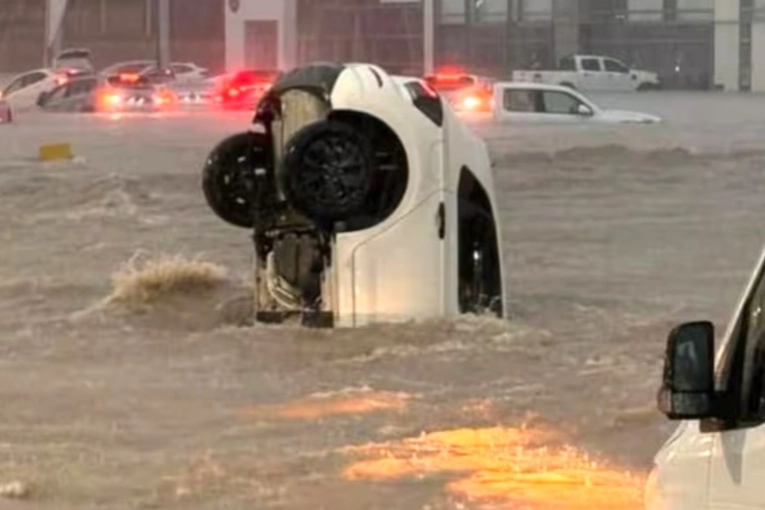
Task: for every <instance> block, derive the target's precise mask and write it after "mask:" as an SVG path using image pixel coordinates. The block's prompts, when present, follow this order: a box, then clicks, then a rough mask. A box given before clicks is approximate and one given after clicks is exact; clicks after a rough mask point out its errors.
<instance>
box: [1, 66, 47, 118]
mask: <svg viewBox="0 0 765 510" xmlns="http://www.w3.org/2000/svg"><path fill="white" fill-rule="evenodd" d="M36 74H39V75H40V76H41V77H42V79H40V80H38V81H36V82H34V83H32V84H30V85H27V86H24V87H22V88H18V89H15V90H13V91H11V92H8V90H9V89H11V88H14V87H16V86H17V85H16V84H17V83H19V82H20V81H22V80H24V79H26V77H29V76H32V75H36ZM57 85H58V82H57V74H56V73H55V72H54V71H53V70H51V69H36V70H34V71H28V72H26V73H22V74H19V75H17V76H14V77H13V79H12V80H11V81H9V82H8V84H7V85H6V87H5V88H4V89H3V91H2V95H0V99H3V100H5V101H7V102H8V103H10V104H11V106H12V107H13V108H14V109H16V110H25V109H30V108H34V107H35V106H36V104H37V98H38V97H39V96H40V93H41V92H47V91H50V90H52V89H53V88H54V87H56V86H57Z"/></svg>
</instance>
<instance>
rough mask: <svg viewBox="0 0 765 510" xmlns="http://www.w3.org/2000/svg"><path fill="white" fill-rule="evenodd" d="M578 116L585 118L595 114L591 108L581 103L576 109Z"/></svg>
mask: <svg viewBox="0 0 765 510" xmlns="http://www.w3.org/2000/svg"><path fill="white" fill-rule="evenodd" d="M576 114H577V115H581V116H583V117H592V115H593V112H592V110H591V109H590V107H589V106H587V105H586V104H581V103H580V104H579V106H577V107H576Z"/></svg>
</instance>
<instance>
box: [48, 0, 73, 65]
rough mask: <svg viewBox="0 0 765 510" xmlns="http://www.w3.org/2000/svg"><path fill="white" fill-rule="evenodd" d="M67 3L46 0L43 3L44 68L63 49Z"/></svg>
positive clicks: (62, 0)
mask: <svg viewBox="0 0 765 510" xmlns="http://www.w3.org/2000/svg"><path fill="white" fill-rule="evenodd" d="M67 3H68V2H67V0H47V1H46V2H45V55H44V56H43V58H44V61H45V62H44V66H48V65H50V64H51V63H52V61H53V58H54V56H55V55H56V54H57V53H59V52H60V51H61V49H62V47H63V27H64V14H65V13H66V7H67Z"/></svg>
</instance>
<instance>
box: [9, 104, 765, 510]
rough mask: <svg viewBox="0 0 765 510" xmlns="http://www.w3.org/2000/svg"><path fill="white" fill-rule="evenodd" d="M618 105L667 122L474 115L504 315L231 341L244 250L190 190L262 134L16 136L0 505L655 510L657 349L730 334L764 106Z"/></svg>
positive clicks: (243, 332)
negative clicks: (700, 330)
mask: <svg viewBox="0 0 765 510" xmlns="http://www.w3.org/2000/svg"><path fill="white" fill-rule="evenodd" d="M602 101H604V102H606V103H607V104H609V105H616V106H620V107H621V108H634V109H640V110H643V111H650V112H652V113H659V114H662V115H664V116H665V117H666V118H667V122H666V123H665V124H664V125H661V126H633V127H617V128H614V127H608V128H599V127H554V126H547V127H544V126H536V127H532V126H516V127H507V126H505V127H500V126H494V125H491V124H490V123H488V122H485V121H478V122H476V123H475V127H476V129H477V130H478V132H480V133H481V134H483V135H484V136H485V137H486V139H487V140H488V142H489V145H490V148H491V150H492V154H493V158H494V160H495V162H496V164H497V167H496V172H497V176H496V179H497V187H498V193H499V201H500V208H501V213H502V217H501V222H502V229H503V235H504V247H503V248H504V256H505V258H506V260H507V269H508V282H507V283H508V288H509V292H510V296H511V303H510V308H511V311H512V317H510V320H509V321H506V322H500V321H497V320H493V319H488V318H481V317H472V318H470V317H466V318H463V319H459V320H454V321H431V322H424V323H418V324H414V323H413V324H405V325H392V326H374V327H368V328H361V329H356V330H337V331H316V330H305V329H300V328H297V327H290V326H283V327H266V326H256V327H241V326H240V325H239V320H240V319H241V318H242V313H241V312H242V309H243V308H242V307H243V305H242V300H243V299H244V296H246V295H247V289H246V287H247V279H248V276H249V264H250V261H251V246H250V243H249V240H248V233H247V232H246V231H244V230H239V229H236V228H233V227H229V226H227V225H225V224H224V223H222V222H221V221H220V220H218V219H217V218H216V217H215V216H213V214H212V213H211V212H210V211H209V210H208V209H207V207H206V205H205V203H204V200H203V198H202V195H201V192H200V188H199V181H200V175H199V171H200V167H201V164H202V161H203V159H204V157H205V155H206V152H207V150H208V149H209V148H210V147H211V146H212V145H213V144H214V143H215V142H217V140H218V139H220V138H222V137H223V136H225V135H226V134H228V133H231V132H233V131H235V130H237V129H241V128H242V127H243V126H245V125H246V123H247V118H246V117H244V116H235V117H225V116H223V115H217V114H204V113H187V114H178V115H169V116H167V117H152V116H148V117H147V116H137V117H133V116H126V117H122V118H109V117H90V118H89V117H81V116H76V115H55V114H51V115H43V114H32V113H30V114H26V115H24V116H20V119H19V123H18V124H17V125H15V126H6V127H3V128H0V129H2V132H0V218H2V219H1V220H0V261H2V263H1V264H0V402H2V406H0V494H2V493H3V492H4V491H3V490H2V487H5V486H6V485H7V484H14V483H15V484H16V485H14V486H13V487H11V489H14V488H15V489H23V490H19V491H17V492H13V491H11V489H8V491H9V492H8V494H6V496H8V497H6V498H5V500H3V501H1V502H0V503H2V504H0V506H1V507H2V508H12V509H15V508H20V509H56V510H68V509H83V508H96V509H101V508H103V509H110V510H111V509H133V508H179V509H180V508H183V509H223V508H226V509H228V508H231V509H240V508H241V509H245V508H246V509H253V508H289V509H304V508H315V509H322V508H323V509H333V510H334V509H342V508H349V509H386V510H392V509H407V510H409V509H433V510H435V509H468V508H469V509H472V508H475V509H495V508H503V509H504V508H507V509H526V508H529V509H555V510H574V509H576V510H578V509H585V508H587V509H597V508H609V509H613V508H623V509H637V508H640V504H641V497H642V496H641V491H642V480H643V478H644V476H645V474H646V472H647V470H648V469H649V468H650V463H651V458H652V456H653V454H654V453H655V452H656V449H657V448H658V447H659V445H660V444H661V442H662V440H663V439H664V438H665V437H666V436H667V434H668V433H669V432H670V431H671V430H672V428H673V426H672V424H670V423H668V422H666V421H665V420H664V419H663V418H662V417H660V416H659V415H658V413H656V412H655V411H654V395H655V390H656V387H657V383H658V376H659V372H660V368H661V367H660V363H661V355H662V351H663V345H664V338H665V336H666V333H667V331H668V330H669V328H670V327H671V326H672V325H674V324H675V323H678V322H681V321H684V320H690V319H697V318H699V317H706V318H711V319H713V320H715V321H717V322H718V324H720V325H723V324H724V322H725V320H726V318H727V313H728V311H729V310H730V309H731V308H732V306H733V304H734V299H735V298H736V296H737V294H738V292H739V290H740V286H741V285H742V284H743V282H744V280H745V278H746V276H747V273H748V271H749V269H750V266H751V264H752V263H753V262H754V261H755V259H756V257H757V252H758V249H759V246H760V245H761V242H762V240H763V238H765V235H764V234H765V222H763V221H762V218H765V215H763V213H765V202H763V200H762V199H761V196H760V191H759V190H761V189H763V185H765V173H763V171H762V168H763V163H765V153H762V152H760V151H759V150H758V149H757V147H758V146H762V142H763V140H761V139H758V137H764V136H765V135H762V133H765V129H762V128H763V126H762V124H763V122H762V121H761V120H759V119H758V118H757V116H756V115H754V113H753V112H757V111H759V112H761V111H762V104H760V103H762V102H763V99H762V98H758V97H756V96H755V97H751V98H742V97H740V96H729V95H723V94H719V95H700V94H690V95H682V94H658V93H657V94H644V95H637V96H635V95H632V96H613V97H608V98H602ZM58 141H68V142H71V143H72V144H73V147H74V150H75V153H76V154H77V156H78V159H76V160H75V161H73V162H67V163H53V164H41V163H38V162H36V161H34V155H35V154H36V150H37V146H38V145H39V144H40V143H45V142H58ZM163 255H166V256H170V257H172V256H175V255H178V256H179V258H173V259H164V260H163V259H162V256H163ZM195 257H196V258H197V259H195ZM185 259H191V262H188V261H187V260H185ZM131 260H132V261H133V262H132V264H133V265H132V266H129V267H127V269H126V266H125V264H126V263H127V262H129V261H131ZM152 261H154V262H156V261H159V265H155V266H154V268H153V269H150V270H149V272H150V273H151V274H152V275H153V276H150V277H147V276H146V273H145V272H144V273H141V271H142V270H143V269H145V267H144V265H145V264H151V263H152ZM205 262H209V265H205ZM162 264H165V266H162ZM195 264H196V265H195ZM200 264H201V266H200ZM169 267H175V268H176V269H177V268H178V267H182V268H185V269H183V270H182V271H180V273H183V275H182V276H178V275H179V274H180V273H178V272H177V271H176V272H174V270H173V269H168V268H169ZM131 268H132V269H131ZM126 271H127V272H126ZM130 271H132V273H131V272H130ZM151 271H153V273H152V272H151ZM183 271H185V273H184V272H183ZM142 274H143V276H141V275H142ZM115 275H116V278H114V277H115ZM141 278H144V279H141ZM136 279H138V280H140V281H139V282H138V283H136ZM172 281H176V283H177V281H181V283H180V284H178V285H180V287H179V288H180V290H178V288H176V287H174V286H173V285H174V284H171V283H168V282H172ZM183 282H185V283H183ZM115 285H116V294H115ZM131 285H134V286H137V287H131ZM126 286H127V287H126ZM136 289H138V290H136ZM141 289H143V290H141ZM147 289H148V290H147ZM168 289H169V290H168ZM144 291H145V292H146V293H147V294H146V295H144V294H142V293H141V292H144ZM110 296H111V298H110ZM115 296H116V297H115ZM136 296H138V297H136ZM144 299H148V300H149V303H148V304H145V303H142V300H144ZM131 300H133V301H136V302H138V303H139V304H141V306H136V304H135V302H133V301H131ZM0 497H2V496H0ZM14 497H16V498H17V499H13V498H14Z"/></svg>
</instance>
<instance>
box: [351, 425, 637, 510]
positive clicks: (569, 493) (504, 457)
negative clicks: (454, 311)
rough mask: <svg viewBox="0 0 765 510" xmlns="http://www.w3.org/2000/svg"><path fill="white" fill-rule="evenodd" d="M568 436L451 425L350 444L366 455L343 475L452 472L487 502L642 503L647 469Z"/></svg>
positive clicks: (540, 505)
mask: <svg viewBox="0 0 765 510" xmlns="http://www.w3.org/2000/svg"><path fill="white" fill-rule="evenodd" d="M562 441H563V438H562V437H560V436H559V435H558V434H557V433H555V432H554V431H551V430H532V429H525V428H514V429H513V428H502V427H496V428H485V429H456V430H446V431H440V432H434V433H430V434H424V435H422V436H420V437H417V438H410V439H405V440H403V441H400V442H391V443H378V444H371V445H365V446H361V447H352V448H348V449H345V452H346V453H350V454H353V455H358V456H362V457H366V458H365V459H364V460H360V461H357V462H355V463H353V464H351V465H350V466H348V467H347V468H346V469H345V470H344V472H343V476H344V477H345V478H346V479H349V480H375V481H385V480H397V479H404V478H410V477H420V476H423V475H429V474H433V475H436V474H450V475H453V476H454V478H453V480H452V481H451V482H449V483H448V485H447V487H446V489H447V490H448V491H449V492H450V493H452V494H453V495H454V496H458V497H462V498H464V499H466V500H469V501H472V502H474V503H477V504H479V506H481V507H485V508H488V507H491V508H513V509H519V508H533V509H535V510H537V509H539V510H585V509H586V510H599V509H610V510H613V509H618V510H633V509H635V510H636V509H639V508H641V500H642V487H643V477H642V476H641V475H637V474H634V473H630V472H629V471H626V470H623V469H618V468H616V467H614V466H608V465H606V464H605V463H602V462H597V461H595V460H593V459H591V458H590V457H589V456H588V455H587V454H586V453H584V452H582V451H581V450H578V449H576V448H574V447H571V446H566V445H565V444H563V442H562ZM550 445H553V446H550Z"/></svg>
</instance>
